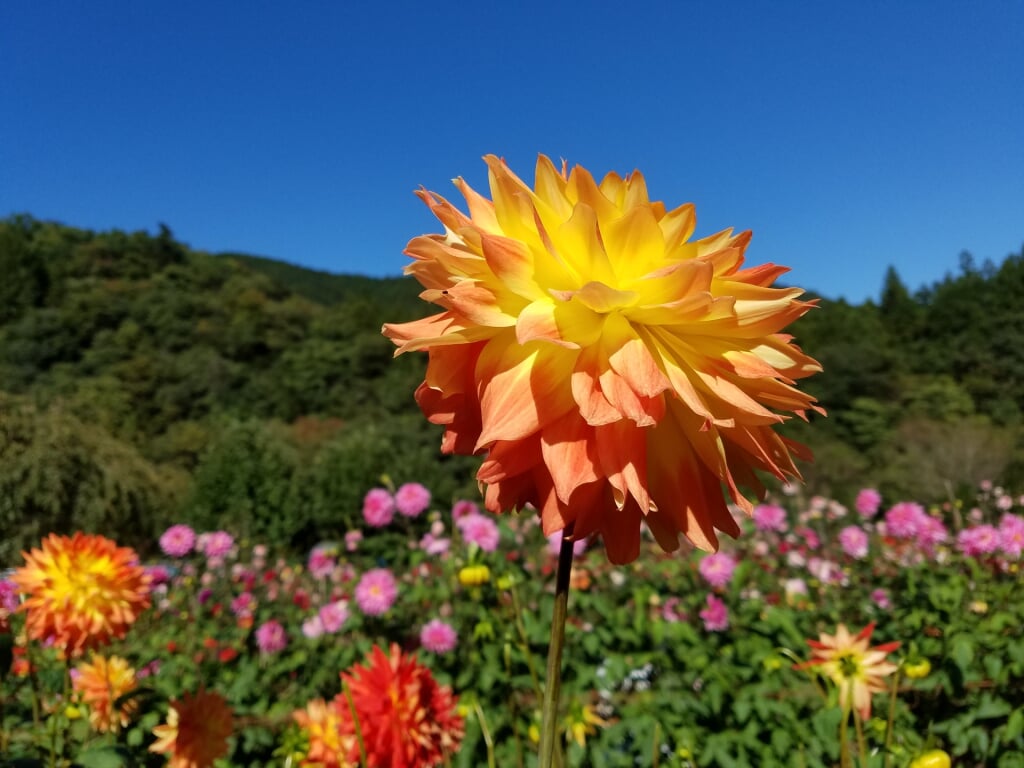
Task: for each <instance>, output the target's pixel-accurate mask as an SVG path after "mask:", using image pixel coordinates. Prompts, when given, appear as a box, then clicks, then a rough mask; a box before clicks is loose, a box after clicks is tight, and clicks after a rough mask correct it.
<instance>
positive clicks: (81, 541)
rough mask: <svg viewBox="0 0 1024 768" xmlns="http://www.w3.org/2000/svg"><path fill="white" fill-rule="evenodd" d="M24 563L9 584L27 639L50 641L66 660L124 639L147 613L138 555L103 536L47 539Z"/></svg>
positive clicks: (146, 587) (145, 584)
mask: <svg viewBox="0 0 1024 768" xmlns="http://www.w3.org/2000/svg"><path fill="white" fill-rule="evenodd" d="M23 557H24V558H25V565H23V566H22V567H21V568H18V569H17V570H16V571H15V572H14V576H13V581H14V583H15V584H16V585H17V586H18V589H19V590H20V591H21V593H22V594H23V595H24V596H25V601H24V602H23V603H22V605H21V608H20V610H22V611H24V612H25V613H26V614H27V617H26V620H25V629H26V631H27V632H28V636H29V637H30V638H32V639H35V640H52V642H53V644H54V645H55V646H56V647H57V648H59V649H60V650H62V651H63V652H64V653H65V654H66V655H68V656H78V655H81V654H82V653H83V652H84V651H85V650H87V649H89V648H95V647H97V646H100V645H103V644H105V643H107V642H109V641H110V640H111V639H113V638H121V637H124V634H125V632H127V631H128V627H130V626H131V625H132V623H133V622H134V621H135V619H137V618H138V616H139V614H140V613H141V612H142V611H143V610H145V609H146V608H148V607H149V577H148V576H147V575H146V572H145V569H144V568H143V567H142V566H141V565H139V562H138V555H136V554H135V551H134V550H133V549H130V548H129V547H119V546H117V544H115V543H114V542H113V541H111V540H110V539H107V538H104V537H103V536H99V535H95V534H85V533H81V532H78V533H76V534H75V535H74V536H72V537H70V538H69V537H67V536H58V535H57V534H53V533H51V534H50V535H49V536H47V537H46V538H45V539H43V543H42V547H41V548H39V549H33V550H32V551H31V552H29V553H25V554H23Z"/></svg>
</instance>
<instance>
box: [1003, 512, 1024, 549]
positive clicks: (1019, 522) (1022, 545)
mask: <svg viewBox="0 0 1024 768" xmlns="http://www.w3.org/2000/svg"><path fill="white" fill-rule="evenodd" d="M999 535H1000V537H1001V541H1000V544H999V547H1000V549H1002V550H1003V554H1004V555H1006V556H1007V557H1009V558H1011V559H1012V560H1017V559H1019V558H1020V553H1021V551H1024V517H1021V516H1020V515H1014V514H1010V513H1009V512H1007V513H1006V514H1005V515H1003V516H1002V518H1000V520H999Z"/></svg>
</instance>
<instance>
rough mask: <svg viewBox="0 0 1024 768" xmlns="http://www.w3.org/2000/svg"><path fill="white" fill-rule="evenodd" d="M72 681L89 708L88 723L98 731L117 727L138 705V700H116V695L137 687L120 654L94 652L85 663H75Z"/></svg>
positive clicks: (129, 691)
mask: <svg viewBox="0 0 1024 768" xmlns="http://www.w3.org/2000/svg"><path fill="white" fill-rule="evenodd" d="M75 671H76V674H75V676H74V678H73V682H72V685H73V687H74V689H75V692H76V693H77V694H78V695H79V696H81V698H82V702H83V703H84V704H85V705H86V706H87V707H88V708H89V723H90V724H91V725H92V727H93V728H95V729H96V730H97V731H99V732H100V733H107V732H109V731H115V732H116V731H118V730H120V729H121V728H124V727H125V726H127V725H128V723H130V722H131V719H132V716H133V715H134V714H135V712H136V710H137V709H138V702H137V701H135V700H134V699H128V700H127V701H124V702H122V703H121V704H120V705H118V704H117V702H118V699H120V698H121V697H123V696H124V695H125V694H127V693H131V692H132V691H134V690H135V689H136V688H137V687H138V681H137V679H136V677H135V670H134V669H132V668H131V667H130V666H128V662H127V660H125V659H122V658H121V657H120V656H111V657H109V658H107V657H106V656H100V655H98V654H94V655H93V657H92V660H91V661H90V662H88V663H86V662H82V663H81V664H79V665H78V666H77V667H75Z"/></svg>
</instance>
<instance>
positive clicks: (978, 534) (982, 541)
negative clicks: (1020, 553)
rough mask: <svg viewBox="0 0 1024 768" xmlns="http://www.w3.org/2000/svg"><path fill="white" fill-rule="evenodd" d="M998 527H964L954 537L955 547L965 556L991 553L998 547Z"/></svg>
mask: <svg viewBox="0 0 1024 768" xmlns="http://www.w3.org/2000/svg"><path fill="white" fill-rule="evenodd" d="M999 542H1000V535H999V529H998V528H996V527H995V526H994V525H976V526H974V527H973V528H964V529H963V530H962V531H960V533H958V534H957V537H956V547H957V549H959V550H960V552H961V553H963V554H964V555H966V556H967V557H981V556H983V555H991V554H992V553H994V552H996V551H997V550H998V549H999Z"/></svg>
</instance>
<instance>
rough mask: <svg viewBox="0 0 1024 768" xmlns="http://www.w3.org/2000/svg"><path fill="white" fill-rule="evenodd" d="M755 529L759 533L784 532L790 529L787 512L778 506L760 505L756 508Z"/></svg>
mask: <svg viewBox="0 0 1024 768" xmlns="http://www.w3.org/2000/svg"><path fill="white" fill-rule="evenodd" d="M754 527H755V528H757V530H759V531H776V532H778V533H782V532H784V531H785V530H786V528H787V527H788V523H787V521H786V510H785V509H783V508H782V507H780V506H779V505H778V504H758V505H757V506H756V507H754Z"/></svg>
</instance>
